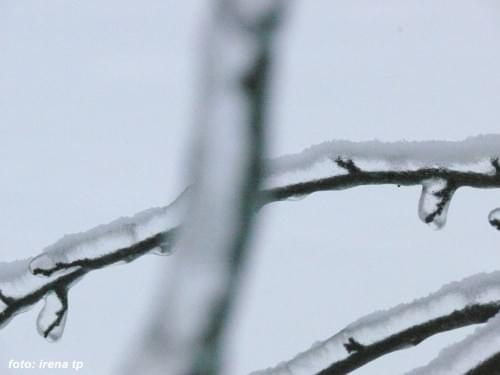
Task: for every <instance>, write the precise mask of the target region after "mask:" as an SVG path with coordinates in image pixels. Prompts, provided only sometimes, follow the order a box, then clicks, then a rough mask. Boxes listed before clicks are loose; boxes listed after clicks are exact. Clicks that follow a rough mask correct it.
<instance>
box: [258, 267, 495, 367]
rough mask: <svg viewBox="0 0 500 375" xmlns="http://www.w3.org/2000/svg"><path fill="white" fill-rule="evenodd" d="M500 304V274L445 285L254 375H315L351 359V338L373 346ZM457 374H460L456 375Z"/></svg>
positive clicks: (350, 327) (377, 314) (349, 326)
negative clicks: (428, 324) (411, 330)
mask: <svg viewBox="0 0 500 375" xmlns="http://www.w3.org/2000/svg"><path fill="white" fill-rule="evenodd" d="M499 300H500V271H496V272H492V273H483V274H477V275H474V276H471V277H468V278H466V279H464V280H462V281H460V282H453V283H451V284H448V285H445V286H443V287H442V288H441V289H440V290H438V291H437V292H435V293H433V294H430V295H429V296H427V297H424V298H420V299H417V300H415V301H414V302H412V303H408V304H402V305H399V306H396V307H394V308H392V309H389V310H385V311H378V312H375V313H372V314H370V315H367V316H365V317H363V318H361V319H359V320H357V321H355V322H354V323H352V324H350V325H348V326H347V327H346V328H345V329H343V330H342V331H340V332H339V333H337V334H336V335H334V336H332V337H331V338H329V339H327V340H325V341H322V342H317V343H315V344H314V345H313V346H312V347H311V348H310V349H309V350H307V351H305V352H303V353H300V354H298V355H297V356H296V357H294V358H293V359H291V360H289V361H286V362H282V363H280V364H278V365H277V366H276V367H275V368H269V369H265V370H261V371H256V372H253V373H252V375H310V374H314V373H317V372H319V371H321V370H323V369H325V368H327V367H328V366H330V365H331V364H332V363H334V362H337V361H341V360H343V359H346V358H347V357H349V353H348V352H347V350H346V349H345V347H344V344H345V343H347V342H348V340H349V338H354V339H355V340H356V341H358V342H359V343H361V344H362V345H370V344H373V343H376V342H378V341H380V340H383V339H384V338H386V337H388V336H390V335H393V334H395V333H398V332H401V331H403V330H405V329H408V328H410V327H412V326H415V325H418V324H422V323H425V322H427V321H429V320H432V319H436V318H439V317H442V316H446V315H449V314H451V313H452V312H453V311H455V310H461V309H463V308H465V307H466V306H470V305H474V304H480V303H488V302H491V301H499ZM497 349H498V347H497ZM423 373H425V374H427V373H426V372H422V374H423ZM452 373H453V372H452ZM457 373H459V372H455V373H453V374H457ZM419 374H420V373H419ZM439 374H441V373H439ZM450 374H451V373H450ZM412 375H413V374H412Z"/></svg>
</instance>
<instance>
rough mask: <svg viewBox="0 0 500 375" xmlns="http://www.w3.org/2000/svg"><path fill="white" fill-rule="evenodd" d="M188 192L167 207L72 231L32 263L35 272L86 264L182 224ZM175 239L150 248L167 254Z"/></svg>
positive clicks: (41, 273) (61, 270) (63, 270)
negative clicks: (79, 230)
mask: <svg viewBox="0 0 500 375" xmlns="http://www.w3.org/2000/svg"><path fill="white" fill-rule="evenodd" d="M185 195H186V194H182V195H181V196H180V197H179V198H178V199H177V200H176V201H175V202H173V203H172V204H171V205H169V206H166V207H160V208H151V209H149V210H145V211H142V212H139V213H138V214H136V215H134V216H132V217H125V218H120V219H117V220H115V221H113V222H111V223H109V224H105V225H100V226H98V227H95V228H93V229H91V230H89V231H87V232H83V233H77V234H71V235H67V236H64V237H63V238H62V239H60V240H59V241H57V242H56V243H54V244H53V245H50V246H49V247H47V248H46V249H44V250H43V252H42V253H41V254H40V255H38V256H37V257H35V258H34V259H33V260H32V261H31V263H30V266H29V268H30V271H31V273H33V275H39V276H42V277H46V276H51V275H53V274H55V275H57V274H63V273H66V272H70V271H71V270H72V269H73V268H75V267H85V264H86V263H88V262H89V261H90V260H93V259H97V258H101V257H104V256H106V255H109V254H113V253H115V252H116V251H117V250H118V249H123V248H128V247H130V246H133V245H134V244H136V243H139V242H141V241H144V240H146V239H148V238H152V237H154V236H156V235H158V234H159V233H161V232H164V231H168V230H171V229H173V228H176V227H177V226H179V224H180V222H179V219H180V217H181V216H182V215H181V211H182V210H183V209H184V205H185V201H186V198H185ZM171 245H172V243H171V242H170V241H165V242H164V243H161V245H160V246H157V247H155V248H153V249H152V250H151V252H152V253H154V254H159V255H168V254H169V253H170V251H171V250H172V247H171Z"/></svg>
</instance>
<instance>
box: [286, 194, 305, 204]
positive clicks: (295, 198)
mask: <svg viewBox="0 0 500 375" xmlns="http://www.w3.org/2000/svg"><path fill="white" fill-rule="evenodd" d="M308 195H309V194H295V195H291V196H290V197H288V198H287V200H288V201H292V202H298V201H301V200H302V199H305V198H307V196H308Z"/></svg>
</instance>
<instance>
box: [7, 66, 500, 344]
mask: <svg viewBox="0 0 500 375" xmlns="http://www.w3.org/2000/svg"><path fill="white" fill-rule="evenodd" d="M249 73H251V72H249ZM250 78H251V74H249V78H248V80H249V81H248V82H247V83H248V84H249V86H248V89H249V90H253V86H251V85H250V83H251V82H250V81H251V79H250ZM245 87H247V86H245ZM251 92H253V91H251ZM229 107H231V108H233V109H234V108H236V107H235V106H229ZM221 108H222V107H219V109H220V110H222V109H221ZM223 112H224V111H223ZM221 115H222V114H221ZM216 134H217V133H215V132H212V133H211V134H209V135H210V136H213V137H217V135H216ZM219 138H220V137H219ZM220 139H222V138H220ZM498 150H500V135H487V136H486V135H485V136H478V137H473V138H468V139H466V140H465V141H462V142H440V141H430V142H395V143H383V142H378V141H372V142H359V143H354V142H347V141H332V142H327V143H323V144H320V145H317V146H312V147H310V148H309V149H307V150H305V151H303V152H301V153H298V154H296V155H289V156H285V157H281V158H278V159H275V160H274V161H271V162H270V163H269V164H270V167H268V169H267V171H264V180H263V185H264V186H263V190H262V191H261V192H260V193H259V194H261V196H262V200H261V203H262V204H266V203H269V202H273V201H279V200H284V199H290V198H299V197H305V196H307V195H308V194H311V193H313V192H318V191H332V190H339V189H348V188H351V187H354V186H361V185H378V184H394V185H398V186H403V185H404V186H409V185H421V186H422V187H423V189H422V196H421V199H420V205H419V206H420V207H419V215H420V217H421V218H422V220H423V221H424V222H426V223H429V224H431V225H432V226H434V227H437V228H440V227H442V226H443V225H444V223H445V222H446V213H447V211H448V206H449V204H450V200H451V198H452V195H453V193H454V192H455V191H456V190H457V189H458V188H460V187H462V186H469V187H474V188H494V187H500V165H499V161H498V156H497V155H498V154H499V151H498ZM221 160H223V164H224V163H225V162H226V161H227V156H223V157H222V158H221ZM215 165H221V164H220V163H215ZM244 168H247V167H244ZM226 169H227V168H226ZM221 171H222V170H221V169H220V168H219V169H218V170H216V171H215V172H214V173H216V174H218V177H217V178H218V179H219V180H218V181H221V182H224V181H227V173H226V172H227V171H226V170H224V171H223V172H224V173H222V172H221ZM219 175H220V176H219ZM225 177H226V178H225ZM243 186H247V185H246V184H244V185H243ZM190 191H191V189H188V190H186V192H185V193H183V194H181V196H180V197H179V198H178V199H177V200H176V201H175V202H174V203H172V204H171V205H170V206H167V207H163V208H153V209H149V210H146V211H143V212H141V213H139V214H137V215H135V216H133V217H131V218H122V219H118V220H116V221H114V222H112V223H110V224H107V225H101V226H98V227H96V228H94V229H91V230H90V231H88V232H85V233H79V234H73V235H69V236H66V237H64V238H63V239H61V240H59V241H58V242H56V243H55V244H53V245H51V246H49V247H47V248H46V249H45V250H43V252H42V253H41V254H40V255H38V256H36V257H34V258H28V259H24V260H19V261H14V262H7V263H0V326H1V325H4V324H6V323H7V322H8V321H9V320H10V319H11V318H12V317H13V316H15V315H16V314H18V313H20V312H22V311H24V310H26V309H27V308H29V307H30V306H32V305H33V304H35V303H36V302H38V301H39V300H40V299H42V298H43V297H44V296H45V295H46V294H47V293H49V292H53V291H54V290H55V288H56V287H59V286H61V285H69V284H70V283H72V282H74V281H75V280H77V279H79V278H80V277H82V276H83V275H84V274H85V273H87V272H89V271H91V270H95V269H100V268H103V267H106V266H108V265H111V264H117V263H121V262H129V261H132V260H134V259H136V258H137V257H140V256H142V255H145V254H151V253H153V254H169V253H170V252H171V251H172V248H173V246H174V244H175V237H176V236H175V234H176V233H177V231H178V228H179V226H180V224H181V223H182V222H183V217H184V211H185V206H186V201H187V200H188V199H189V197H188V195H192V193H190ZM226 195H227V194H226ZM206 204H207V205H211V206H213V205H214V202H213V199H212V200H211V201H210V202H209V201H207V202H206ZM210 211H211V212H213V210H210ZM207 212H209V211H207ZM211 219H212V220H213V218H211ZM489 221H490V223H491V224H492V225H493V226H495V227H496V228H499V226H500V225H499V222H500V210H499V209H497V210H494V211H492V212H491V213H490V216H489ZM205 230H207V228H205ZM225 232H231V229H230V228H229V227H228V228H226V231H225ZM190 280H192V277H191V276H190ZM358 342H359V343H361V344H364V343H363V342H362V341H358Z"/></svg>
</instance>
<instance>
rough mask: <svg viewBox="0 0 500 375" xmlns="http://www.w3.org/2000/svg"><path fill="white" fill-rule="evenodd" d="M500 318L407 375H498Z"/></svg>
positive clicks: (499, 367)
mask: <svg viewBox="0 0 500 375" xmlns="http://www.w3.org/2000/svg"><path fill="white" fill-rule="evenodd" d="M499 347H500V315H496V316H495V317H493V318H491V319H490V320H488V322H487V323H486V324H485V325H484V326H482V327H479V328H477V329H476V331H475V332H474V333H472V334H471V335H469V336H468V337H466V338H465V339H464V340H462V341H461V342H459V343H457V344H454V345H452V346H450V347H448V348H446V349H444V350H442V351H441V353H439V355H438V356H437V358H435V359H434V360H432V361H431V362H430V363H429V364H428V365H426V366H423V367H420V368H418V369H415V370H413V371H411V372H409V373H408V374H407V375H437V374H439V375H456V374H464V375H494V374H498V371H499V369H500V354H499Z"/></svg>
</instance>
